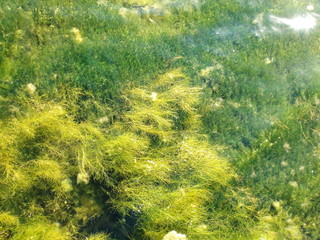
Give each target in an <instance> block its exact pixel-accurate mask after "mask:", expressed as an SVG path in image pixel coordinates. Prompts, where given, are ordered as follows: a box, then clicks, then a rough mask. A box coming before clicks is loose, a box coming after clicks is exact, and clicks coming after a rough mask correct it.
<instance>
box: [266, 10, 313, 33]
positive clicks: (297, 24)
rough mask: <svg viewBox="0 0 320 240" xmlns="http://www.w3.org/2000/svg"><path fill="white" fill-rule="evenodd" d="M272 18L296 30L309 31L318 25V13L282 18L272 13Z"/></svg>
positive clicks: (275, 21)
mask: <svg viewBox="0 0 320 240" xmlns="http://www.w3.org/2000/svg"><path fill="white" fill-rule="evenodd" d="M270 19H271V20H272V21H273V22H274V23H277V24H283V25H286V26H288V27H290V28H291V29H293V30H295V31H309V30H311V29H313V28H315V27H316V25H317V18H316V15H315V14H311V13H308V14H306V15H302V16H297V17H294V18H281V17H277V16H273V15H270Z"/></svg>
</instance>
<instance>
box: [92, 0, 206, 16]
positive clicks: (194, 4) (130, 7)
mask: <svg viewBox="0 0 320 240" xmlns="http://www.w3.org/2000/svg"><path fill="white" fill-rule="evenodd" d="M203 3H204V0H162V1H160V0H155V1H143V0H142V1H141V0H140V1H139V0H135V1H134V0H133V1H123V3H122V4H114V3H112V2H110V1H107V0H98V1H97V4H98V5H100V6H106V7H112V8H114V9H117V10H118V11H119V14H120V15H121V16H122V17H124V18H126V17H129V16H138V17H148V18H149V19H150V18H151V17H162V16H165V15H168V14H172V12H173V11H174V10H181V11H192V10H194V9H198V8H199V7H200V6H201V5H202V4H203ZM150 20H151V21H152V19H150Z"/></svg>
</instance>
